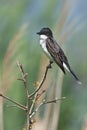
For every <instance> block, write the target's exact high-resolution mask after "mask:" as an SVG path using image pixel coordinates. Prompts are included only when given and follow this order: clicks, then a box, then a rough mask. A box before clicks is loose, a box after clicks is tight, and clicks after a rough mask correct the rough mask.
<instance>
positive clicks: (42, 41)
mask: <svg viewBox="0 0 87 130" xmlns="http://www.w3.org/2000/svg"><path fill="white" fill-rule="evenodd" d="M40 46H41V47H42V49H43V51H44V53H45V54H46V56H47V57H48V58H49V59H50V60H52V57H51V55H50V53H49V52H48V50H47V48H46V43H45V41H44V40H40Z"/></svg>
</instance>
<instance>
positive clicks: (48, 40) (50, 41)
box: [37, 28, 81, 84]
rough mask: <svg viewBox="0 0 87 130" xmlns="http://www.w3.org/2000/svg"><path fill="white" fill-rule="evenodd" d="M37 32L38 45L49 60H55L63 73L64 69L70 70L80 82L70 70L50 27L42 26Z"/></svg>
mask: <svg viewBox="0 0 87 130" xmlns="http://www.w3.org/2000/svg"><path fill="white" fill-rule="evenodd" d="M37 34H38V35H39V36H40V46H41V47H42V49H43V51H44V52H45V54H46V55H47V57H48V58H49V59H50V61H51V62H55V63H56V64H57V65H58V66H59V67H60V68H61V70H62V71H63V73H64V74H65V73H66V72H65V70H67V71H68V72H70V73H71V74H72V75H73V76H74V78H75V79H76V81H77V82H78V83H79V84H81V82H80V80H79V79H78V77H77V76H76V74H75V73H74V72H73V71H72V69H71V67H70V65H69V63H68V59H67V57H66V56H65V54H64V52H63V50H62V49H61V47H60V46H59V45H58V44H57V42H56V41H55V40H54V38H53V33H52V31H51V29H50V28H42V29H41V30H40V31H39V32H37Z"/></svg>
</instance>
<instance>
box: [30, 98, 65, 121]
mask: <svg viewBox="0 0 87 130" xmlns="http://www.w3.org/2000/svg"><path fill="white" fill-rule="evenodd" d="M65 98H66V97H62V98H55V99H54V100H50V101H45V100H43V101H42V102H41V103H40V104H39V106H38V107H37V108H36V110H35V111H34V112H33V113H32V114H31V115H30V119H31V118H32V117H33V116H34V115H35V114H36V113H37V111H38V110H39V109H40V108H41V107H42V106H43V105H44V104H49V103H56V102H58V101H59V100H63V99H65Z"/></svg>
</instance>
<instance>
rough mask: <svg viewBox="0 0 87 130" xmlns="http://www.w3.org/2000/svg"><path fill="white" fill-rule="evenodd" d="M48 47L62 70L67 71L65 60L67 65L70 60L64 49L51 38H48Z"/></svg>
mask: <svg viewBox="0 0 87 130" xmlns="http://www.w3.org/2000/svg"><path fill="white" fill-rule="evenodd" d="M46 47H47V50H48V52H49V53H50V55H51V56H52V57H53V60H54V61H55V62H56V64H57V65H58V66H59V67H60V68H61V69H62V71H63V72H64V73H65V70H64V67H63V62H64V63H65V64H66V65H69V64H68V60H67V58H66V56H65V54H64V52H63V50H62V49H61V48H60V46H59V45H58V44H57V43H56V41H54V40H53V39H51V38H48V39H47V43H46Z"/></svg>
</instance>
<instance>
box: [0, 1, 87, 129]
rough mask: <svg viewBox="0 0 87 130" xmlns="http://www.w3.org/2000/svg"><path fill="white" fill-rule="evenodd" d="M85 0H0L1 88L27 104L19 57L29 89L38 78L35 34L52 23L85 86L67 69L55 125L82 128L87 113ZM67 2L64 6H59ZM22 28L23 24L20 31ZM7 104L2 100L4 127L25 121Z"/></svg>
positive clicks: (38, 54)
mask: <svg viewBox="0 0 87 130" xmlns="http://www.w3.org/2000/svg"><path fill="white" fill-rule="evenodd" d="M86 4H87V2H86V1H85V0H83V2H81V1H79V0H76V1H69V0H66V1H61V0H59V1H57V0H54V1H50V0H47V1H46V0H44V1H40V0H37V1H35V0H25V1H23V0H15V1H13V0H8V1H7V0H0V88H1V91H3V92H4V93H5V94H6V95H8V96H9V97H11V98H13V99H15V100H17V101H19V102H21V103H23V104H25V95H24V88H23V85H22V83H21V82H20V81H17V80H16V79H17V78H19V77H20V75H19V72H18V69H17V67H16V61H17V60H20V62H21V63H22V64H23V66H24V69H25V71H26V72H28V74H29V76H28V83H29V86H30V89H29V91H30V92H31V91H32V90H33V89H34V86H33V83H34V82H35V81H37V79H38V75H39V71H40V70H39V68H40V64H41V61H42V56H41V55H42V51H41V49H40V47H39V43H38V42H39V39H38V37H37V35H36V32H37V31H38V30H39V29H40V28H41V27H44V26H49V27H51V28H52V29H53V32H54V33H55V34H56V35H55V38H56V39H57V41H58V39H59V43H60V44H61V41H62V43H66V44H64V46H63V45H62V46H63V48H65V49H66V54H67V57H68V59H69V62H70V64H71V66H72V68H73V70H74V71H75V72H76V73H77V74H78V76H79V77H80V79H81V81H82V82H83V85H82V87H78V85H77V84H76V82H75V81H74V79H73V78H72V77H71V76H70V74H67V75H66V76H65V78H64V82H63V88H62V95H63V96H66V97H67V99H66V101H64V102H63V103H61V108H60V118H59V125H58V130H62V129H64V130H68V129H70V130H75V129H76V130H80V129H81V128H84V127H82V125H83V124H84V123H83V120H84V118H85V114H87V105H86V101H87V96H86V91H87V87H86V86H87V85H86V84H87V78H86V77H87V76H86V70H87V67H86V66H87V61H86V55H87V44H86V43H87V38H86V37H87V36H86V35H87V26H86V25H87V19H86V16H87V13H86V12H87V9H86ZM65 5H66V7H67V8H66V10H63V9H64V7H65ZM64 11H65V13H62V12H64ZM65 14H66V15H65ZM26 25H27V26H26ZM25 26H26V27H25ZM23 27H25V29H24V30H23V32H22V30H21V29H23ZM43 61H44V58H43ZM45 64H46V63H44V65H43V67H44V68H45ZM53 69H55V67H53ZM53 72H54V73H55V71H53ZM41 75H43V74H41ZM53 75H56V74H53ZM53 80H54V81H55V79H53ZM55 82H56V81H55ZM8 104H9V105H10V104H11V103H10V102H7V101H5V102H4V110H3V113H4V118H3V119H4V120H3V121H4V130H15V129H16V130H21V129H22V128H23V126H24V124H25V115H24V113H23V112H22V111H20V110H19V109H17V108H16V109H15V108H13V107H12V108H9V107H7V105H8ZM82 123H83V124H82Z"/></svg>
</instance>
